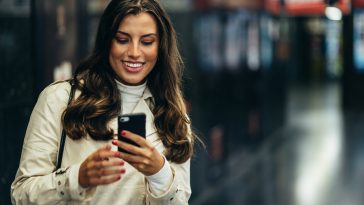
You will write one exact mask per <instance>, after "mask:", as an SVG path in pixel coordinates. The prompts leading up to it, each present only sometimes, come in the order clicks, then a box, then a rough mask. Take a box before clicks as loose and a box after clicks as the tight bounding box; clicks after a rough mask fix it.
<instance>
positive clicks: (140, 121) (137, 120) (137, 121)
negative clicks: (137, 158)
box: [118, 113, 146, 153]
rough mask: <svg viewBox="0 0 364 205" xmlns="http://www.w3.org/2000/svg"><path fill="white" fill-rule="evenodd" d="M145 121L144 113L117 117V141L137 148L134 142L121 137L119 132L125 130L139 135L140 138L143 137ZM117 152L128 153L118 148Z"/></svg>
mask: <svg viewBox="0 0 364 205" xmlns="http://www.w3.org/2000/svg"><path fill="white" fill-rule="evenodd" d="M145 120H146V116H145V114H144V113H133V114H126V115H119V116H118V139H119V140H120V141H123V142H126V143H129V144H133V145H135V146H138V145H137V144H136V143H135V142H134V141H132V140H129V139H127V138H125V137H123V136H121V131H122V130H127V131H129V132H132V133H135V134H137V135H140V136H141V137H145ZM118 150H119V151H120V152H125V153H129V152H128V151H126V150H124V149H121V148H120V147H119V149H118Z"/></svg>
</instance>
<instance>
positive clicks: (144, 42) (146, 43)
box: [142, 41, 154, 46]
mask: <svg viewBox="0 0 364 205" xmlns="http://www.w3.org/2000/svg"><path fill="white" fill-rule="evenodd" d="M153 42H154V41H142V44H143V45H145V46H149V45H152V44H153Z"/></svg>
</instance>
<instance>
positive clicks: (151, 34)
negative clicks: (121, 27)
mask: <svg viewBox="0 0 364 205" xmlns="http://www.w3.org/2000/svg"><path fill="white" fill-rule="evenodd" d="M116 33H120V34H123V35H126V36H129V37H131V36H130V34H128V33H126V32H123V31H117V32H116ZM149 36H157V34H155V33H147V34H144V35H142V38H143V37H149Z"/></svg>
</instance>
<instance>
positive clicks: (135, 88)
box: [116, 80, 147, 103]
mask: <svg viewBox="0 0 364 205" xmlns="http://www.w3.org/2000/svg"><path fill="white" fill-rule="evenodd" d="M116 84H117V87H118V89H119V91H120V93H121V99H122V102H134V103H135V102H138V101H139V100H140V98H141V97H142V96H143V93H144V90H145V88H146V86H147V82H144V83H143V84H141V85H125V84H124V83H121V82H119V81H117V80H116Z"/></svg>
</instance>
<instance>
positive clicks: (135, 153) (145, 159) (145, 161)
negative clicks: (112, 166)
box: [112, 130, 164, 176]
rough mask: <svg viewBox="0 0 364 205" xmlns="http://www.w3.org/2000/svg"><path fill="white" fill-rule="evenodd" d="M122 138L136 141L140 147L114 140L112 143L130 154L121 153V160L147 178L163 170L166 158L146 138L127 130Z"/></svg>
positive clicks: (122, 133)
mask: <svg viewBox="0 0 364 205" xmlns="http://www.w3.org/2000/svg"><path fill="white" fill-rule="evenodd" d="M121 136H122V137H125V138H128V139H130V140H132V141H134V142H135V143H136V144H138V145H139V146H140V147H137V146H134V145H132V144H129V143H125V142H122V141H118V140H113V142H112V143H113V144H114V145H117V146H118V147H120V148H123V149H124V150H126V151H128V152H130V154H128V153H125V152H120V158H122V159H123V160H124V161H126V162H128V163H129V164H130V165H132V166H133V167H134V168H135V169H137V170H138V171H140V172H141V173H143V174H144V175H146V176H150V175H153V174H155V173H157V172H158V171H159V170H161V169H162V167H163V165H164V157H163V156H162V154H161V153H159V152H158V150H157V149H156V148H155V147H154V146H153V145H151V144H150V143H149V142H148V141H147V140H146V139H145V138H143V137H141V136H139V135H137V134H134V133H132V132H129V131H126V130H123V131H122V132H121Z"/></svg>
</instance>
